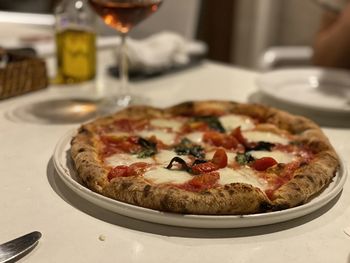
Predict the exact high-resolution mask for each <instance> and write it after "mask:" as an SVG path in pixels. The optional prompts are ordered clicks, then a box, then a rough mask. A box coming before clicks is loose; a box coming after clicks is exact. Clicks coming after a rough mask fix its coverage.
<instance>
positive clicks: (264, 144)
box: [247, 141, 275, 152]
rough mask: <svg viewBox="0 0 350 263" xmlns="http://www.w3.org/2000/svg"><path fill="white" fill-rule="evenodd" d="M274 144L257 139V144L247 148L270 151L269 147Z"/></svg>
mask: <svg viewBox="0 0 350 263" xmlns="http://www.w3.org/2000/svg"><path fill="white" fill-rule="evenodd" d="M274 146H275V144H273V143H270V142H264V141H259V142H258V143H257V145H255V146H253V147H250V148H249V149H247V150H248V151H269V152H270V151H271V148H272V147H274Z"/></svg>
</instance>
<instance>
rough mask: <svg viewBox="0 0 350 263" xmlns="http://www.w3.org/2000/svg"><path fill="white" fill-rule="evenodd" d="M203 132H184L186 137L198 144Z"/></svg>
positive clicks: (201, 139) (200, 141)
mask: <svg viewBox="0 0 350 263" xmlns="http://www.w3.org/2000/svg"><path fill="white" fill-rule="evenodd" d="M203 134H204V132H191V133H188V134H186V136H185V137H186V138H187V139H189V140H190V141H191V142H193V143H197V144H200V143H202V141H203Z"/></svg>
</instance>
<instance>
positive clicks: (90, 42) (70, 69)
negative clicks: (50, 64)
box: [56, 29, 96, 83]
mask: <svg viewBox="0 0 350 263" xmlns="http://www.w3.org/2000/svg"><path fill="white" fill-rule="evenodd" d="M56 45H57V78H58V82H60V83H76V82H81V81H86V80H91V79H93V78H94V77H95V73H96V36H95V34H94V33H93V32H89V31H83V30H79V29H65V30H63V31H60V32H57V34H56Z"/></svg>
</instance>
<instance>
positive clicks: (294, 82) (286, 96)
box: [257, 68, 350, 114]
mask: <svg viewBox="0 0 350 263" xmlns="http://www.w3.org/2000/svg"><path fill="white" fill-rule="evenodd" d="M257 85H258V88H259V90H260V92H262V93H263V94H264V95H266V96H269V97H271V98H273V99H277V100H280V101H282V102H285V103H289V104H293V105H295V106H300V107H304V108H309V109H313V110H319V111H324V112H334V113H346V114H350V72H348V71H345V70H344V71H342V70H330V69H320V68H297V69H281V70H274V71H270V72H267V73H264V74H262V75H261V76H259V77H258V78H257Z"/></svg>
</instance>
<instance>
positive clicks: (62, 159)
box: [53, 132, 346, 228]
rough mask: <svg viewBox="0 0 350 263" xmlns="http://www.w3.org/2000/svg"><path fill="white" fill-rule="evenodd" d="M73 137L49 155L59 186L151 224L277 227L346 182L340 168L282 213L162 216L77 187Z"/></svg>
mask: <svg viewBox="0 0 350 263" xmlns="http://www.w3.org/2000/svg"><path fill="white" fill-rule="evenodd" d="M74 133H75V132H69V133H68V134H66V135H65V136H64V137H62V138H61V139H60V140H59V142H58V144H57V146H56V148H55V151H54V155H53V161H54V165H55V168H56V170H57V173H58V175H59V176H60V178H61V179H62V180H63V182H64V183H65V184H66V185H67V186H68V187H69V188H70V189H72V190H73V191H74V192H75V193H77V194H78V195H79V196H81V197H82V198H84V199H86V200H88V201H90V202H91V203H94V204H95V205H97V206H99V207H102V208H105V209H108V210H110V211H113V212H115V213H118V214H121V215H125V216H129V217H132V218H136V219H140V220H145V221H149V222H153V223H159V224H165V225H172V226H182V227H194V228H243V227H251V226H261V225H268V224H274V223H279V222H283V221H287V220H290V219H294V218H298V217H301V216H304V215H307V214H310V213H312V212H314V211H315V210H317V209H319V208H321V207H322V206H324V205H326V204H327V203H328V202H329V201H331V200H332V199H333V198H334V197H336V196H337V194H338V193H339V192H340V191H341V190H342V188H343V185H344V183H345V179H346V172H345V170H344V166H343V165H342V166H341V169H340V171H339V173H337V175H336V177H335V178H334V181H333V182H332V183H331V184H330V185H329V187H327V189H325V191H323V192H322V194H320V195H319V196H318V197H316V198H314V199H313V200H312V201H310V202H309V203H307V204H304V205H301V206H298V207H295V208H291V209H287V210H283V211H277V212H271V213H262V214H254V215H242V216H230V215H227V216H226V215H224V216H210V215H182V214H175V213H165V212H160V211H156V210H152V209H146V208H142V207H138V206H134V205H130V204H126V203H123V202H119V201H116V200H113V199H110V198H107V197H104V196H102V195H99V194H97V193H95V192H93V191H91V190H89V189H88V188H86V187H85V186H83V185H82V184H81V183H79V180H78V179H77V176H76V173H75V171H74V169H73V168H72V161H71V159H70V155H69V153H68V150H69V147H70V141H71V139H72V136H73V135H74Z"/></svg>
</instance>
